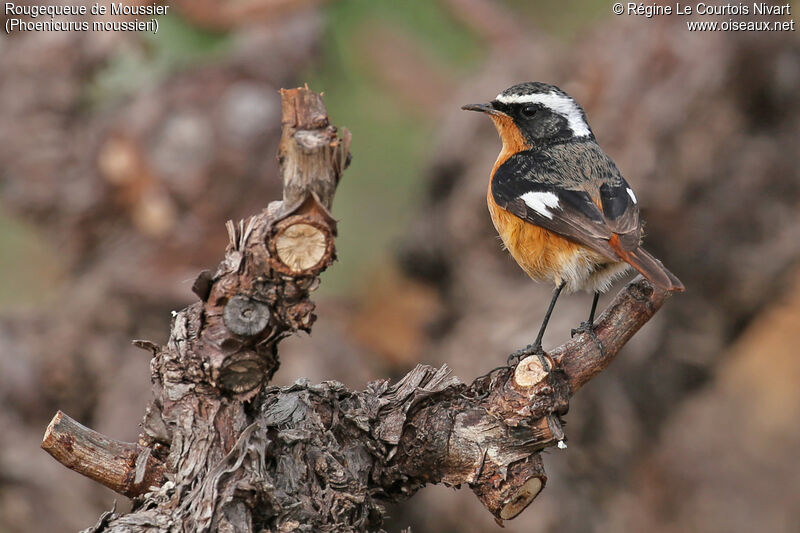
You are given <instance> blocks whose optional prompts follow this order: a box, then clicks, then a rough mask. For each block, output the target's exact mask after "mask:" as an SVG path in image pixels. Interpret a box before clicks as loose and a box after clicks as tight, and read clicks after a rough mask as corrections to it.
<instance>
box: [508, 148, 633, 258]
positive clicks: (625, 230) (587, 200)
mask: <svg viewBox="0 0 800 533" xmlns="http://www.w3.org/2000/svg"><path fill="white" fill-rule="evenodd" d="M539 159H541V157H536V156H533V154H530V153H528V152H522V153H520V154H516V155H514V156H512V157H510V158H509V159H508V160H507V161H506V162H505V163H503V164H502V165H501V166H500V168H499V169H497V172H496V173H495V176H494V179H493V180H492V196H493V197H494V200H495V202H497V204H498V205H499V206H500V207H502V208H504V209H506V210H507V211H509V212H511V213H513V214H515V215H516V216H518V217H520V218H522V219H523V220H527V221H528V222H531V223H533V224H536V225H537V226H540V227H543V228H545V229H548V230H550V231H552V232H554V233H557V234H559V235H561V236H563V237H565V238H567V239H569V240H571V241H574V242H577V243H580V244H583V245H584V246H587V247H588V248H591V249H592V250H595V251H597V252H599V253H601V254H603V255H605V256H607V257H609V258H610V259H614V260H619V259H621V257H620V255H619V254H618V253H617V252H616V251H615V250H614V249H613V248H612V246H611V245H610V244H609V240H610V239H611V238H612V237H613V236H614V235H617V237H618V239H619V240H618V243H619V244H621V245H622V247H623V248H625V249H631V250H633V249H636V248H637V247H638V246H639V236H640V231H641V228H640V225H639V208H638V206H637V205H636V201H635V197H634V196H633V194H632V192H628V191H629V190H630V187H629V186H628V184H627V183H626V182H625V180H624V179H623V178H622V177H621V176H619V174H618V173H616V172H615V173H614V175H613V176H612V177H611V178H613V179H611V178H605V177H602V176H600V177H594V179H592V177H590V176H574V175H569V176H562V175H558V173H565V172H567V171H570V172H574V170H569V169H568V168H567V167H565V166H564V165H548V164H546V163H547V162H546V161H539ZM537 163H539V164H537ZM543 163H544V164H543ZM576 168H589V169H591V168H592V165H576ZM612 168H613V170H614V171H616V168H615V167H613V163H612ZM562 184H564V185H562ZM580 184H593V186H592V187H587V189H589V190H594V191H596V194H597V196H596V197H595V198H593V197H592V196H591V195H590V194H589V193H588V192H586V191H585V190H582V188H581V187H579V185H580ZM598 205H599V206H601V207H602V209H601V207H598ZM616 242H617V241H616V240H615V244H616Z"/></svg>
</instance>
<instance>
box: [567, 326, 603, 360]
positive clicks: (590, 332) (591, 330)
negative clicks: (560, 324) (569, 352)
mask: <svg viewBox="0 0 800 533" xmlns="http://www.w3.org/2000/svg"><path fill="white" fill-rule="evenodd" d="M578 333H586V334H587V335H589V337H591V338H592V340H593V341H594V343H595V344H596V345H597V347H598V348H599V349H600V353H603V343H602V342H600V338H599V337H598V336H597V333H595V332H594V324H591V323H589V322H586V321H583V322H581V325H580V326H578V327H577V328H575V329H573V330H572V331H571V332H570V336H571V337H574V336H575V335H577V334H578Z"/></svg>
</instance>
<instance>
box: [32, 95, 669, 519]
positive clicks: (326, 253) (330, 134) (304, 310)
mask: <svg viewBox="0 0 800 533" xmlns="http://www.w3.org/2000/svg"><path fill="white" fill-rule="evenodd" d="M282 102H283V108H282V109H283V113H282V126H283V135H282V139H281V145H280V148H279V153H278V157H279V161H280V165H281V174H282V177H283V181H284V195H283V200H282V201H280V202H273V203H272V204H270V205H269V206H268V207H267V209H266V210H264V211H263V212H262V213H260V214H258V215H255V216H253V217H251V218H250V219H249V220H247V221H245V222H241V223H239V224H238V225H234V224H232V223H229V225H228V231H229V235H230V243H229V245H228V248H227V250H226V254H225V257H224V259H223V260H222V262H221V263H220V265H219V266H218V267H217V269H216V272H215V273H213V274H212V273H208V272H206V273H203V274H201V275H200V276H199V277H198V279H197V281H196V282H195V284H194V287H193V288H194V291H195V292H196V294H197V295H198V296H199V298H200V301H199V302H197V303H196V304H193V305H191V306H189V307H187V308H186V309H183V310H182V311H180V312H178V313H176V314H175V316H174V319H173V323H172V328H171V333H170V339H169V341H168V342H167V344H165V345H163V346H160V345H157V344H154V343H150V342H147V341H137V345H138V346H140V347H142V348H145V349H147V350H149V351H150V352H152V355H153V360H152V363H151V369H152V381H153V395H154V399H153V400H152V401H151V403H150V405H149V406H148V407H147V410H146V414H145V417H144V420H143V423H142V432H141V434H140V436H139V441H138V442H137V443H119V442H116V441H113V440H112V439H109V438H107V437H104V436H102V435H99V434H97V433H96V432H93V431H92V430H89V429H88V428H84V427H83V426H80V425H79V424H77V423H75V422H74V421H71V419H69V418H68V417H66V416H65V415H63V414H62V413H59V414H58V415H56V419H54V422H53V423H52V424H51V427H50V428H48V433H47V434H46V436H45V440H44V442H43V443H42V446H43V448H45V449H46V450H47V451H48V452H49V453H50V454H51V455H53V457H54V458H56V459H57V460H58V461H59V462H61V463H62V464H64V465H65V466H67V467H69V468H71V469H73V470H75V471H77V472H79V473H81V474H83V475H86V476H87V477H90V478H91V479H94V480H96V481H98V482H100V483H102V484H104V485H106V486H108V487H110V488H112V489H113V490H115V491H117V492H119V493H120V494H123V495H126V496H129V497H132V498H134V507H133V510H132V512H131V513H129V514H126V515H117V514H116V513H113V512H112V513H106V514H105V515H104V516H103V518H102V519H101V521H100V522H98V525H97V526H95V528H94V530H95V531H101V530H102V531H145V530H147V531H215V530H228V529H230V530H236V531H260V530H262V529H264V530H270V531H290V530H293V529H296V528H297V527H299V525H300V524H304V525H307V526H308V527H311V528H312V529H316V530H326V528H327V529H335V530H337V531H362V530H365V529H375V528H379V527H380V524H381V523H382V519H383V509H382V503H383V502H386V501H393V500H399V499H402V498H407V497H409V496H411V495H412V494H414V492H416V490H418V489H419V488H420V487H421V486H423V485H424V484H426V483H445V484H448V485H461V484H467V485H469V486H470V487H471V488H472V490H473V491H474V492H475V493H476V495H477V496H478V498H479V500H480V501H481V502H482V503H483V505H484V506H486V508H487V509H488V510H489V511H490V512H491V513H492V514H493V515H494V516H495V517H496V518H497V519H498V520H505V519H511V518H514V517H515V516H517V515H518V514H519V513H520V512H521V511H522V510H523V509H524V508H525V507H526V506H527V505H528V504H530V502H531V501H532V500H533V499H534V498H535V497H536V495H537V494H539V492H540V491H541V490H542V488H543V487H544V484H545V482H546V475H545V473H544V467H543V461H542V458H541V455H540V452H541V451H542V450H543V449H544V448H546V447H548V446H553V445H555V444H557V443H559V442H560V441H562V440H563V439H564V433H563V430H562V427H561V416H562V415H563V414H564V413H566V410H567V406H568V400H569V397H570V396H571V395H572V394H573V393H575V392H576V391H577V390H578V389H579V388H580V387H581V386H582V385H584V384H585V383H586V382H588V381H589V380H590V379H591V378H592V377H594V376H595V375H597V374H598V373H599V372H600V371H602V370H603V369H604V368H605V367H607V366H608V364H610V362H611V361H612V360H613V358H614V357H615V356H616V355H617V353H618V352H619V349H620V348H621V347H622V346H623V345H624V344H625V342H626V341H627V340H628V339H629V338H630V337H631V336H632V335H633V334H634V333H635V332H636V330H638V329H639V328H640V327H641V326H642V325H643V324H644V323H645V322H647V320H649V318H650V317H651V316H652V315H653V314H654V313H655V312H656V311H657V310H658V308H659V307H660V306H661V305H662V303H663V301H664V298H665V294H664V293H663V292H660V291H657V290H655V289H653V287H652V286H651V285H650V284H649V283H648V282H647V281H645V280H643V279H640V278H639V279H636V280H634V281H633V282H632V283H631V284H629V285H628V286H627V287H626V288H625V289H623V290H622V291H621V292H620V294H619V295H618V296H617V298H616V299H615V300H614V302H613V303H612V304H611V306H610V307H609V308H608V309H607V310H606V311H605V312H604V313H603V314H602V315H601V316H600V317H599V319H598V322H597V325H596V328H595V330H596V333H597V338H596V339H593V338H591V337H590V336H589V335H587V334H583V335H581V336H579V337H577V338H576V339H574V340H572V341H570V342H568V343H566V344H564V345H563V346H561V347H559V348H557V349H555V350H553V351H552V352H551V353H550V354H549V355H548V357H549V359H550V361H549V363H550V365H549V366H550V367H551V368H552V371H551V372H546V371H545V370H544V368H542V365H541V363H540V362H539V360H538V358H537V357H528V358H526V359H524V360H522V361H520V362H519V364H517V365H516V366H514V367H502V368H500V369H498V370H496V371H493V372H492V373H490V374H489V375H487V376H486V377H484V378H480V379H478V380H476V381H475V382H473V383H472V384H469V385H466V384H463V383H461V382H460V381H459V380H458V379H457V378H456V377H453V376H450V371H449V369H447V367H446V366H443V367H442V368H440V369H434V368H431V367H427V366H422V365H420V366H418V367H417V368H415V369H414V370H412V371H411V372H409V373H408V374H407V375H406V376H405V377H404V378H403V379H401V380H400V381H399V382H398V383H396V384H394V385H392V386H390V385H389V383H388V380H378V381H375V382H373V383H370V384H369V385H368V387H367V389H366V390H364V391H352V390H348V389H346V388H345V387H344V386H343V385H341V384H339V383H336V382H325V383H322V384H320V385H310V384H308V383H307V382H304V381H299V382H297V383H296V384H295V385H293V386H291V387H285V388H276V387H270V386H268V382H269V380H270V378H271V377H272V375H273V374H274V372H275V371H276V370H277V367H278V352H277V345H278V343H279V341H280V340H281V339H282V338H284V337H285V336H286V335H288V334H291V333H293V332H295V331H298V330H305V331H308V330H310V328H311V325H312V323H313V320H314V315H313V309H314V306H313V303H311V301H310V300H309V299H308V298H309V293H310V292H311V291H313V289H314V288H316V286H317V284H318V282H319V279H318V275H319V273H320V272H321V271H322V270H323V269H325V268H326V267H327V266H328V265H329V264H330V263H331V262H332V261H333V259H334V257H335V250H334V245H333V240H334V237H335V235H336V224H335V221H334V220H333V218H332V217H331V215H330V208H331V205H332V201H333V196H334V193H335V190H336V186H337V185H338V182H339V179H340V177H341V174H342V171H343V170H344V168H345V167H346V165H347V161H348V159H349V152H348V148H349V140H350V138H349V134H348V133H347V132H346V130H345V131H343V132H342V134H341V136H339V132H338V131H337V129H336V128H335V127H333V126H331V125H330V124H329V121H328V117H327V114H326V111H325V108H324V106H323V104H322V100H321V98H320V97H319V95H317V94H316V93H313V92H311V91H309V90H308V89H307V88H300V89H293V90H289V91H282ZM154 524H155V525H154ZM176 524H177V525H176Z"/></svg>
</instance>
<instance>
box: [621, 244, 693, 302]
mask: <svg viewBox="0 0 800 533" xmlns="http://www.w3.org/2000/svg"><path fill="white" fill-rule="evenodd" d="M608 243H609V244H610V245H611V248H612V249H613V250H614V251H615V252H616V253H617V255H619V257H620V258H621V259H622V260H623V261H625V262H626V263H628V264H629V265H631V266H632V267H633V268H635V269H636V270H638V271H639V272H640V273H641V274H642V276H644V277H646V278H647V279H648V280H650V282H651V283H653V285H656V286H657V287H660V288H662V289H664V290H667V291H674V292H682V291H684V290H685V289H686V288H685V287H684V286H683V283H681V280H679V279H678V278H677V277H676V276H675V274H673V273H672V272H670V271H669V270H667V268H666V267H665V266H664V265H663V264H661V261H659V260H658V259H656V258H655V257H653V256H652V255H650V254H649V253H648V252H647V251H646V250H645V249H644V248H641V247H638V248H636V249H635V250H625V249H624V248H623V247H622V246H621V245H620V242H619V238H618V237H617V236H616V235H614V236H613V237H611V239H610V240H609V241H608Z"/></svg>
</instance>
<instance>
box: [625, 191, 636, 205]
mask: <svg viewBox="0 0 800 533" xmlns="http://www.w3.org/2000/svg"><path fill="white" fill-rule="evenodd" d="M625 190H627V191H628V196H630V197H631V200H633V203H636V195H635V194H633V189H631V188H630V187H628V188H627V189H625Z"/></svg>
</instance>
